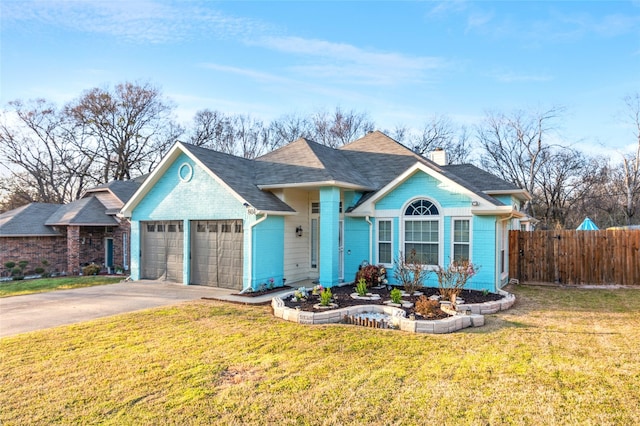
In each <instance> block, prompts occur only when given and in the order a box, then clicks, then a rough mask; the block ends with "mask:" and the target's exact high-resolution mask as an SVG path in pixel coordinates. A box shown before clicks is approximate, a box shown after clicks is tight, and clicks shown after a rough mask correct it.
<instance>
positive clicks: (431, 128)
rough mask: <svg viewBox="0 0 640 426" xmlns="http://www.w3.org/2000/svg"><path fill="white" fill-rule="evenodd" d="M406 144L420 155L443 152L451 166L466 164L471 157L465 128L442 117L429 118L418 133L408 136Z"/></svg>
mask: <svg viewBox="0 0 640 426" xmlns="http://www.w3.org/2000/svg"><path fill="white" fill-rule="evenodd" d="M408 142H409V146H410V147H411V149H413V150H414V151H415V152H416V153H418V154H420V155H427V154H428V153H429V152H431V151H434V150H436V149H443V150H445V151H446V153H447V159H448V162H449V163H451V164H462V163H466V162H468V160H469V157H470V156H471V145H470V142H469V133H468V131H467V128H466V127H464V126H458V125H457V124H455V123H454V122H453V121H452V120H451V119H450V118H449V117H447V116H444V115H433V116H431V117H429V118H428V119H427V120H426V121H425V124H424V126H423V127H422V130H421V131H420V133H417V134H412V135H410V136H409V137H408Z"/></svg>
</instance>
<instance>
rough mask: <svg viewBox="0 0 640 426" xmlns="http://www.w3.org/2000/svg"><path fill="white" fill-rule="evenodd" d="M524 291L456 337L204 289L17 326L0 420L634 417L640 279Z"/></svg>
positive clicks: (6, 347) (415, 421) (0, 374)
mask: <svg viewBox="0 0 640 426" xmlns="http://www.w3.org/2000/svg"><path fill="white" fill-rule="evenodd" d="M512 290H513V292H514V293H515V294H516V296H517V302H516V305H515V306H514V307H513V308H512V309H511V310H509V311H506V312H503V313H499V314H496V315H491V316H488V317H487V325H486V326H485V327H481V328H473V329H466V330H465V331H462V332H457V333H454V334H448V335H415V334H409V333H404V332H400V331H394V330H380V329H366V328H361V327H356V326H347V325H326V326H304V325H299V324H295V323H290V322H285V321H282V320H278V319H275V318H273V317H272V315H271V312H270V308H269V307H265V306H244V305H235V304H228V303H223V302H214V301H197V302H192V303H186V304H181V305H176V306H173V307H165V308H158V309H152V310H148V311H142V312H137V313H132V314H126V315H120V316H116V317H111V318H106V319H100V320H95V321H91V322H87V323H83V324H78V325H73V326H64V327H58V328H56V329H52V330H46V331H40V332H32V333H27V334H23V335H19V336H13V337H8V338H4V339H1V340H0V356H1V359H0V361H1V362H0V364H1V365H2V368H1V369H0V407H1V408H0V424H2V425H24V424H43V425H44V424H96V423H100V424H114V425H115V424H117V425H120V424H154V425H155V424H212V423H213V424H225V425H227V424H230V425H245V424H255V425H262V424H271V425H304V424H311V425H315V424H321V425H322V424H326V425H333V424H340V425H344V424H358V425H359V424H373V425H405V424H408V425H426V424H446V425H449V424H450V425H460V424H461V425H500V424H526V425H542V424H545V425H546V424H554V425H555V424H569V425H614V424H615V425H631V424H636V423H637V421H638V419H640V354H639V352H638V351H639V349H638V348H640V315H638V311H639V310H640V290H579V289H558V288H542V287H516V288H514V289H512Z"/></svg>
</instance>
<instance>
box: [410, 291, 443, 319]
mask: <svg viewBox="0 0 640 426" xmlns="http://www.w3.org/2000/svg"><path fill="white" fill-rule="evenodd" d="M439 309H440V303H439V302H438V301H437V300H431V299H428V298H427V297H426V296H420V298H419V299H418V300H417V301H416V312H417V313H419V314H420V315H422V316H423V317H425V318H430V317H434V316H436V314H437V313H438V310H439Z"/></svg>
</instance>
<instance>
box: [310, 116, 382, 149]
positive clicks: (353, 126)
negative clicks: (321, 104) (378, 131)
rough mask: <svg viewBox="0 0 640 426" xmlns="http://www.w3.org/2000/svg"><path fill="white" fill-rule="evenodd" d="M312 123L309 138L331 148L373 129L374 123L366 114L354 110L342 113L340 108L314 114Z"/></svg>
mask: <svg viewBox="0 0 640 426" xmlns="http://www.w3.org/2000/svg"><path fill="white" fill-rule="evenodd" d="M312 122H313V133H312V135H311V138H312V139H313V140H314V141H315V142H318V143H321V144H323V145H326V146H329V147H332V148H337V147H340V146H342V145H345V144H347V143H349V142H351V141H353V140H355V139H357V138H359V137H362V136H364V135H366V134H367V133H368V132H370V131H373V129H374V123H373V122H372V121H370V120H369V117H368V116H367V114H365V113H358V112H356V111H354V110H351V111H343V110H342V108H340V107H336V109H335V110H334V111H333V112H326V111H318V112H316V113H315V114H314V115H313V117H312Z"/></svg>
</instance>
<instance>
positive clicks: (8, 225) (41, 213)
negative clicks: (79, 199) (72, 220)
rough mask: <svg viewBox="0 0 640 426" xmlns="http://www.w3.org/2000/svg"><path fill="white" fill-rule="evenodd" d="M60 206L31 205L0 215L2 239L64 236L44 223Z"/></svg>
mask: <svg viewBox="0 0 640 426" xmlns="http://www.w3.org/2000/svg"><path fill="white" fill-rule="evenodd" d="M60 207H61V205H60V204H46V203H31V204H27V205H25V206H22V207H18V208H17V209H13V210H10V211H8V212H5V213H2V214H0V237H19V236H33V237H35V236H56V235H62V234H61V233H59V232H57V231H56V230H54V229H53V228H52V227H50V226H46V225H45V224H44V223H45V221H46V220H47V218H48V217H49V216H51V215H52V214H53V213H54V212H55V211H56V210H58V209H59V208H60Z"/></svg>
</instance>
